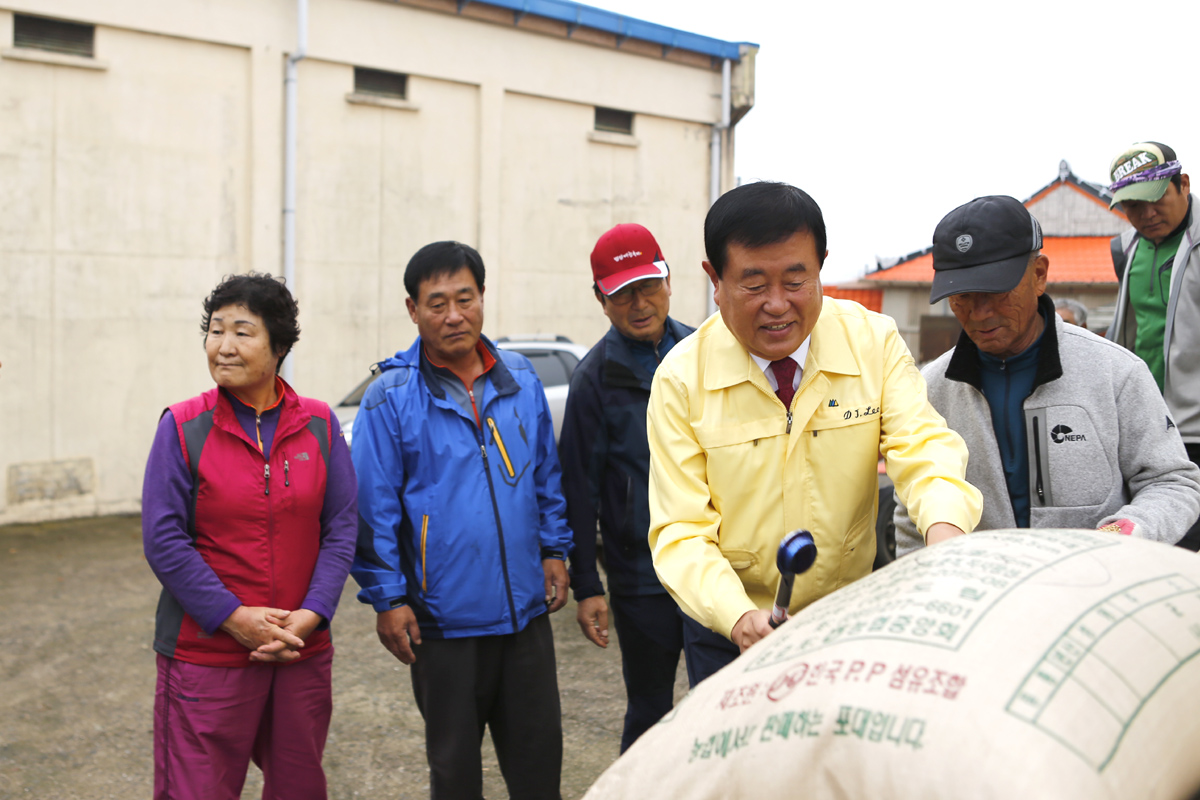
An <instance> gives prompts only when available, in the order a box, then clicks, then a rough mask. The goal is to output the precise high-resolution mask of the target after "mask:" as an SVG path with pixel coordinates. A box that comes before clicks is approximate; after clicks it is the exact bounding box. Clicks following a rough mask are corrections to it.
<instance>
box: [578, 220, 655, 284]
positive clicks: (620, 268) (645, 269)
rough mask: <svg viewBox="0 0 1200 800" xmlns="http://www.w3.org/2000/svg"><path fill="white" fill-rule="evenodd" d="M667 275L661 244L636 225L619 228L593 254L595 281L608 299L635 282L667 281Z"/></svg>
mask: <svg viewBox="0 0 1200 800" xmlns="http://www.w3.org/2000/svg"><path fill="white" fill-rule="evenodd" d="M668 271H669V270H668V269H667V262H666V260H665V259H664V258H663V256H662V251H661V250H660V249H659V247H658V242H656V241H654V236H653V235H652V234H651V233H650V231H648V230H646V229H645V228H643V227H642V226H641V225H638V224H637V223H633V222H627V223H625V224H623V225H618V226H616V227H615V228H613V229H612V230H610V231H609V232H608V233H606V234H604V235H603V236H601V237H600V240H599V241H597V242H596V247H595V248H594V249H593V250H592V280H594V281H595V282H596V288H597V289H599V290H600V291H601V292H602V293H603V294H604V295H606V296H607V295H610V294H613V293H614V292H619V291H621V290H622V289H624V288H625V287H626V286H628V285H629V284H631V283H633V282H634V281H643V280H646V279H648V278H665V277H667V273H668Z"/></svg>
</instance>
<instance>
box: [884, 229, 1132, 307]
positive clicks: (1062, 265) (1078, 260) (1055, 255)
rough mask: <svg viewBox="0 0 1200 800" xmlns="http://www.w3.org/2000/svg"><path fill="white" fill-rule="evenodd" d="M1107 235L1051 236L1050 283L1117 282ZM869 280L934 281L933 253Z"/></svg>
mask: <svg viewBox="0 0 1200 800" xmlns="http://www.w3.org/2000/svg"><path fill="white" fill-rule="evenodd" d="M1108 241H1109V240H1108V237H1106V236H1048V237H1046V239H1045V240H1044V241H1043V243H1042V252H1043V253H1045V254H1046V257H1047V258H1049V259H1050V276H1049V281H1050V283H1052V284H1054V283H1110V284H1115V283H1116V282H1117V276H1116V273H1115V272H1113V264H1112V255H1111V254H1110V252H1109V249H1108ZM863 279H864V280H868V281H888V282H896V283H931V282H932V281H933V254H932V253H922V254H921V255H919V256H917V257H916V258H913V259H912V260H910V261H902V262H901V263H899V264H897V265H896V266H894V267H889V268H888V269H883V270H879V271H877V272H872V273H869V274H867V275H864V276H863ZM864 305H865V303H864Z"/></svg>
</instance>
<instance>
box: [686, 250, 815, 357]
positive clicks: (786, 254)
mask: <svg viewBox="0 0 1200 800" xmlns="http://www.w3.org/2000/svg"><path fill="white" fill-rule="evenodd" d="M823 255H824V254H818V253H817V245H816V240H814V239H813V236H812V234H811V233H809V232H808V231H806V230H804V231H797V232H796V233H793V234H792V235H791V236H790V237H789V238H787V239H784V240H783V241H782V242H776V243H775V244H769V245H765V246H763V247H753V248H751V247H745V246H744V245H741V244H737V243H732V242H731V243H730V244H729V246H728V248H727V252H726V259H725V269H724V272H723V274H722V275H721V276H720V277H717V274H716V271H715V270H714V269H713V266H712V264H710V263H709V262H707V261H705V262H704V271H705V272H707V273H708V277H709V278H710V279H711V280H712V282H713V287H714V298H715V299H716V302H717V307H718V308H719V309H720V310H721V319H723V320H724V321H725V326H726V327H727V328H729V330H730V331H731V332H732V333H733V335H734V336H735V337H736V338H737V340H738V341H739V342H741V343H742V346H743V347H745V348H746V349H747V350H749V351H750V352H751V353H753V354H754V355H756V356H758V357H759V358H765V359H768V360H770V361H778V360H779V359H781V358H787V357H788V356H790V355H791V354H792V353H794V352H795V351H796V348H798V347H799V346H800V345H801V344H802V343H803V342H804V340H805V339H807V338H808V335H809V334H810V333H812V329H813V327H814V326H815V325H816V324H817V317H819V316H820V315H821V264H822V262H823V260H824V258H823Z"/></svg>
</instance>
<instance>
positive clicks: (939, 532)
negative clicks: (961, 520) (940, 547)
mask: <svg viewBox="0 0 1200 800" xmlns="http://www.w3.org/2000/svg"><path fill="white" fill-rule="evenodd" d="M966 535H967V534H966V531H964V530H963V529H962V528H959V527H958V526H957V525H951V524H950V523H949V522H935V523H933V524H932V525H930V526H929V530H927V531H925V544H926V545H935V544H937V543H938V542H944V541H946V540H947V539H953V538H954V537H955V536H966Z"/></svg>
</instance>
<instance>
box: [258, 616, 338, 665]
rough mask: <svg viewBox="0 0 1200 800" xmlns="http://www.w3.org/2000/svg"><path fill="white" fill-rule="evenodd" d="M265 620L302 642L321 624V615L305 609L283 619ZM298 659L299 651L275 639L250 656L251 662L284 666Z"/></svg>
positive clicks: (270, 618) (271, 618)
mask: <svg viewBox="0 0 1200 800" xmlns="http://www.w3.org/2000/svg"><path fill="white" fill-rule="evenodd" d="M267 619H269V620H270V621H271V622H273V623H275V624H276V625H278V626H279V627H280V628H282V629H283V630H285V631H288V632H290V633H292V634H293V635H295V636H298V637H300V638H301V639H302V640H307V639H308V637H309V635H310V634H311V633H312V632H313V631H315V630H316V629H317V626H318V625H320V624H321V615H320V614H318V613H317V612H315V611H310V610H308V609H307V608H297V609H296V610H295V611H293V612H292V613H291V614H289V615H288V616H287V617H285V618H283V619H277V618H274V617H270V616H268V617H267ZM299 657H300V651H299V650H297V649H296V648H294V647H290V646H289V645H288V644H287V643H286V642H284V641H283V640H281V639H276V640H275V641H274V642H271V643H270V644H264V645H263V646H261V647H259V648H258V649H257V650H255V651H254V652H253V653H251V654H250V660H251V661H276V662H280V663H284V664H286V663H287V662H289V661H295V660H296V659H298V658H299Z"/></svg>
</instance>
